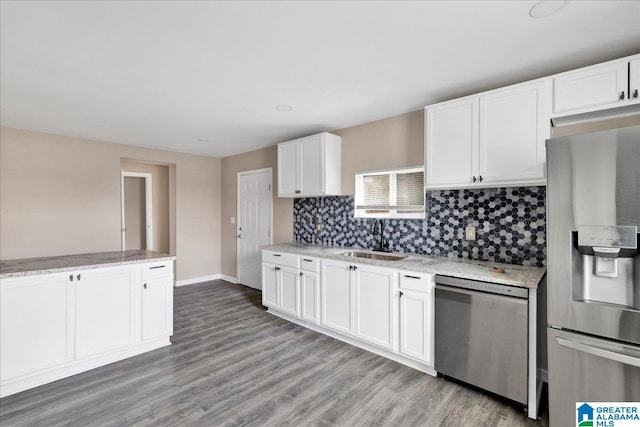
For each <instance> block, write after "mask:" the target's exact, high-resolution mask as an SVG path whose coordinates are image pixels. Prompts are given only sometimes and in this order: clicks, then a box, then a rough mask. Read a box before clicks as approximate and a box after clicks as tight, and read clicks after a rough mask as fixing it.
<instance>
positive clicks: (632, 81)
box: [629, 56, 640, 102]
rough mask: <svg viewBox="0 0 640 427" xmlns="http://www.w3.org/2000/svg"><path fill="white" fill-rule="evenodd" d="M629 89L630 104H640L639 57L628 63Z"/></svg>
mask: <svg viewBox="0 0 640 427" xmlns="http://www.w3.org/2000/svg"><path fill="white" fill-rule="evenodd" d="M629 89H630V91H629V93H630V95H629V98H630V99H631V102H640V56H634V57H633V59H632V60H631V61H629Z"/></svg>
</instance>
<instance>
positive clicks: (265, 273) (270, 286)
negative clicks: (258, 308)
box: [262, 263, 279, 308]
mask: <svg viewBox="0 0 640 427" xmlns="http://www.w3.org/2000/svg"><path fill="white" fill-rule="evenodd" d="M278 268H279V267H278V266H277V265H274V264H269V263H262V305H264V306H265V307H273V308H278V270H277V269H278Z"/></svg>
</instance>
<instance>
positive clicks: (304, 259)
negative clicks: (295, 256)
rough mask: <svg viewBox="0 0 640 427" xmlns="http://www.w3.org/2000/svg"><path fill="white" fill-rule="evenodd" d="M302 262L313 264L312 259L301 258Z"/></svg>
mask: <svg viewBox="0 0 640 427" xmlns="http://www.w3.org/2000/svg"><path fill="white" fill-rule="evenodd" d="M302 260H303V261H304V262H313V260H312V259H306V258H302Z"/></svg>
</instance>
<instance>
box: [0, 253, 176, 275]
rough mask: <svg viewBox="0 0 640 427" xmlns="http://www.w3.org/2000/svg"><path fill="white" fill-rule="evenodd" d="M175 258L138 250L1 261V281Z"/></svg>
mask: <svg viewBox="0 0 640 427" xmlns="http://www.w3.org/2000/svg"><path fill="white" fill-rule="evenodd" d="M175 258H176V257H175V256H173V255H167V254H162V253H160V252H154V251H147V250H137V251H115V252H98V253H93V254H78V255H63V256H51V257H42V258H25V259H12V260H3V261H0V279H5V278H10V277H22V276H32V275H36V274H46V273H60V272H64V271H71V270H77V269H79V268H81V269H83V270H88V269H92V268H102V267H106V266H118V265H127V264H138V263H143V262H149V261H169V260H174V259H175Z"/></svg>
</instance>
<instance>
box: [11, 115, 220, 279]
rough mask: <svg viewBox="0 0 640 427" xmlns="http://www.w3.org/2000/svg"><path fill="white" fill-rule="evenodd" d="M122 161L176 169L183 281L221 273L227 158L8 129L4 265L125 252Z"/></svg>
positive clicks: (179, 268) (178, 246)
mask: <svg viewBox="0 0 640 427" xmlns="http://www.w3.org/2000/svg"><path fill="white" fill-rule="evenodd" d="M121 158H127V159H136V160H140V161H146V162H154V163H164V164H175V171H174V172H175V194H174V197H175V213H174V215H175V223H176V230H175V234H176V236H175V251H173V250H172V252H174V253H175V255H176V256H177V268H176V275H177V279H178V280H185V279H192V278H197V277H203V276H209V275H214V274H218V273H220V224H221V221H220V189H221V181H220V171H221V162H220V159H216V158H211V157H203V156H193V155H188V154H180V153H172V152H168V151H161V150H153V149H146V148H139V147H131V146H126V145H119V144H107V143H101V142H96V141H88V140H83V139H78V138H70V137H65V136H59V135H51V134H45V133H40V132H32V131H25V130H19V129H13V128H6V127H2V128H1V129H0V236H2V238H1V239H0V258H1V259H14V258H30V257H39V256H50V255H65V254H73V253H87V252H102V251H117V250H120V238H121V236H120V221H121V214H120V204H121V200H120V159H121ZM174 172H172V171H171V170H170V173H169V175H170V176H169V180H170V181H171V179H172V178H171V177H172V174H173V173H174ZM171 203H172V202H171V200H170V204H171ZM171 246H173V244H171Z"/></svg>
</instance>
